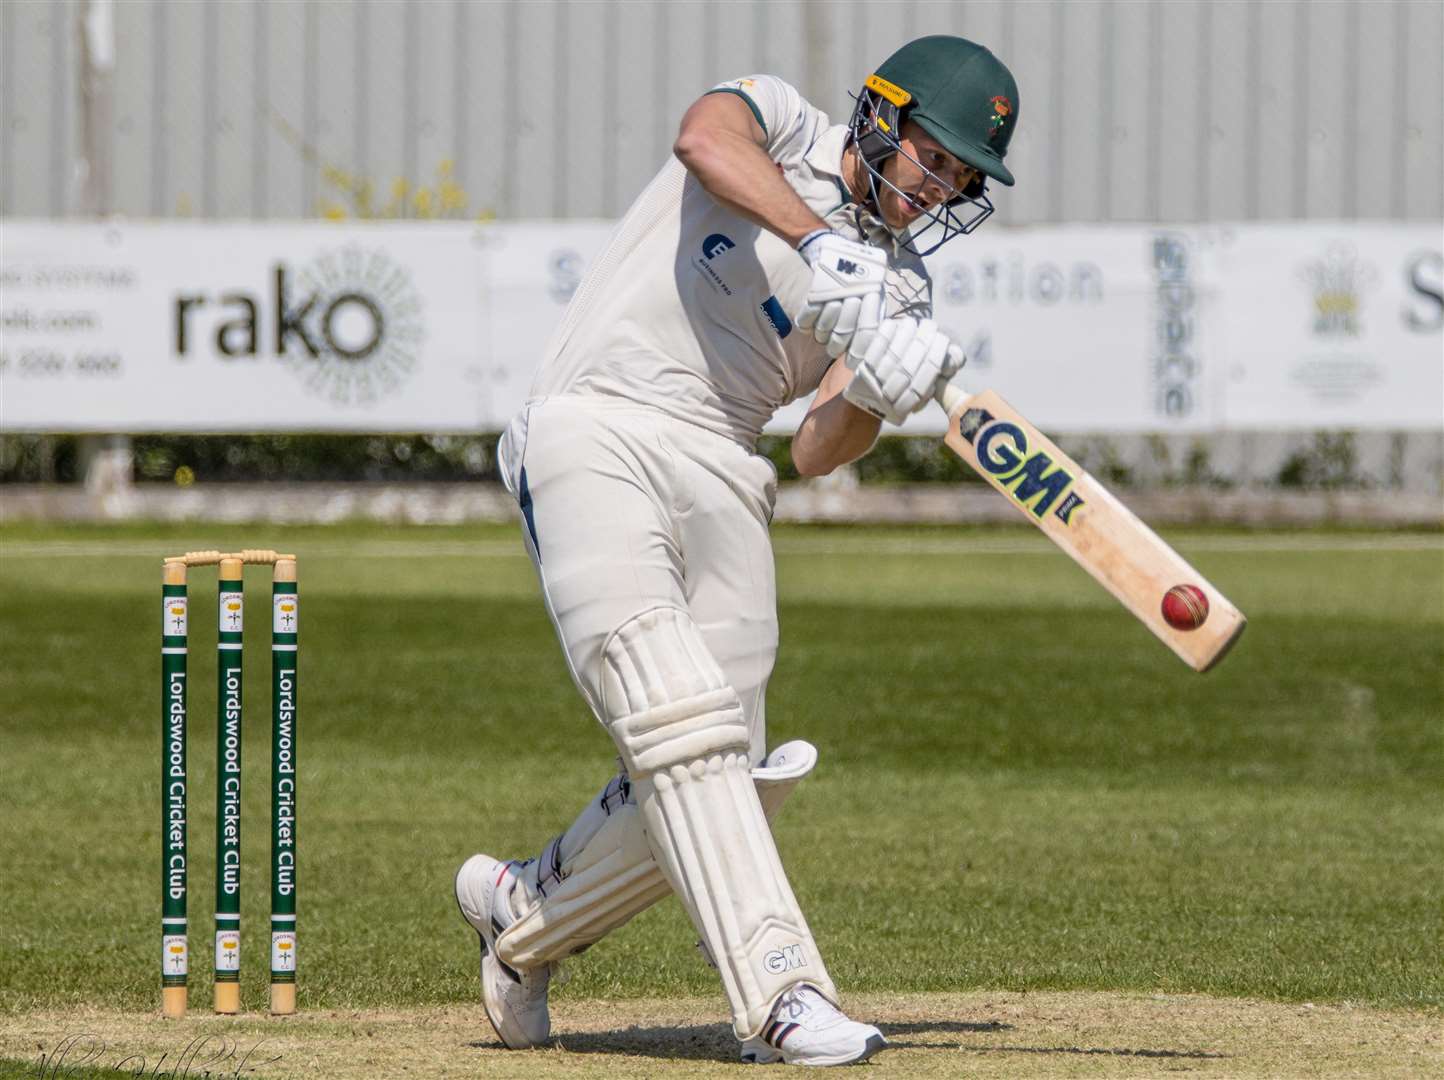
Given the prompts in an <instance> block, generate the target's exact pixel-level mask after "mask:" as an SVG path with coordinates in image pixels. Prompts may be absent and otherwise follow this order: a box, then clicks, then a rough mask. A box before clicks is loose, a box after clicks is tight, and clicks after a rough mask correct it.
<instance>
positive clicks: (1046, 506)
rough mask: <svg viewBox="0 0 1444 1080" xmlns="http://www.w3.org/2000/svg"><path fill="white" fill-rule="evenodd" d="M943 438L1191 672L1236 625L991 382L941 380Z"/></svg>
mask: <svg viewBox="0 0 1444 1080" xmlns="http://www.w3.org/2000/svg"><path fill="white" fill-rule="evenodd" d="M938 400H939V401H940V402H941V403H942V406H943V408H944V409H945V410H946V411H947V413H948V433H947V435H946V436H945V437H944V441H945V442H946V443H947V444H948V446H950V447H952V449H953V451H954V452H955V453H956V454H957V455H958V456H959V457H960V458H962V459H963V460H964V461H966V462H967V463H968V464H969V465H970V466H971V467H972V468H974V469H976V470H977V472H978V473H979V474H981V476H982V477H983V479H985V480H986V481H988V483H990V484H992V485H993V487H995V488H996V489H997V490H998V491H999V492H1001V493H1002V495H1003V496H1004V497H1005V498H1007V499H1008V500H1009V501H1010V502H1012V504H1013V505H1014V506H1016V507H1017V508H1018V511H1019V512H1020V513H1021V514H1022V515H1023V516H1024V517H1026V518H1027V519H1028V520H1029V521H1031V522H1032V523H1033V524H1034V525H1036V526H1037V527H1038V528H1040V529H1042V530H1043V532H1044V533H1046V534H1047V536H1048V538H1049V539H1050V540H1052V541H1053V542H1054V543H1055V544H1057V545H1058V546H1059V547H1060V548H1062V549H1063V550H1064V551H1066V552H1067V553H1068V554H1069V555H1070V556H1072V558H1073V560H1074V561H1075V562H1077V563H1078V564H1079V565H1080V566H1082V567H1083V569H1085V570H1087V571H1088V573H1090V574H1092V575H1093V577H1094V579H1095V580H1097V582H1098V583H1099V584H1100V585H1102V586H1103V587H1104V588H1105V589H1107V590H1108V591H1109V592H1111V593H1112V594H1113V595H1114V596H1116V597H1117V598H1118V600H1119V601H1120V602H1121V603H1122V604H1123V606H1124V607H1126V608H1127V609H1128V610H1129V611H1131V612H1133V614H1134V615H1135V616H1136V617H1137V618H1138V619H1139V620H1141V621H1142V623H1143V624H1144V625H1145V626H1147V627H1148V629H1150V630H1152V631H1153V633H1154V634H1155V635H1156V636H1157V637H1158V638H1159V639H1160V640H1161V641H1162V642H1163V643H1164V644H1165V645H1167V646H1168V647H1169V648H1170V649H1172V650H1173V651H1174V652H1175V653H1177V654H1178V656H1179V657H1180V658H1181V659H1182V660H1183V661H1184V662H1185V663H1186V664H1188V665H1189V666H1191V667H1192V668H1193V669H1194V670H1195V671H1207V670H1208V669H1209V668H1211V667H1213V665H1214V664H1216V663H1218V662H1219V661H1220V660H1221V659H1223V656H1224V654H1225V653H1227V652H1228V650H1229V648H1230V646H1232V645H1233V643H1234V642H1235V641H1237V640H1238V638H1239V635H1240V634H1242V633H1243V630H1244V626H1245V625H1246V624H1247V621H1246V620H1245V619H1244V617H1243V613H1242V612H1241V611H1239V610H1238V608H1236V607H1234V606H1233V604H1231V603H1230V602H1229V601H1228V598H1227V597H1225V596H1224V595H1223V593H1221V592H1219V591H1218V589H1216V588H1214V586H1213V585H1212V584H1210V583H1209V582H1208V581H1207V580H1206V579H1205V578H1204V577H1203V575H1202V574H1200V573H1199V572H1198V571H1197V570H1195V569H1194V568H1193V567H1192V566H1190V565H1189V564H1188V563H1187V562H1186V561H1185V560H1184V558H1183V557H1182V556H1181V555H1179V554H1178V552H1176V551H1174V550H1173V549H1172V548H1171V547H1169V546H1168V545H1167V544H1166V543H1164V542H1163V540H1162V539H1161V538H1160V537H1159V535H1158V534H1157V533H1155V532H1154V531H1153V530H1152V529H1150V528H1149V527H1148V526H1147V525H1145V524H1144V523H1143V522H1142V521H1140V520H1139V519H1138V518H1137V517H1136V516H1135V515H1134V514H1133V512H1132V511H1131V510H1129V509H1128V507H1126V506H1124V505H1123V504H1122V503H1121V502H1119V501H1118V499H1117V498H1115V497H1114V495H1113V494H1112V493H1111V492H1110V491H1109V490H1108V489H1107V488H1105V487H1104V486H1103V485H1102V484H1100V483H1099V482H1098V481H1097V480H1095V479H1093V477H1092V476H1090V475H1089V474H1088V473H1086V472H1084V471H1083V470H1082V469H1081V468H1079V467H1078V463H1077V462H1075V461H1073V460H1072V459H1071V458H1070V457H1068V455H1067V454H1065V453H1063V451H1061V450H1059V449H1058V447H1057V446H1055V445H1054V444H1053V443H1052V442H1051V441H1049V440H1048V439H1047V438H1045V437H1044V435H1043V433H1042V432H1040V431H1039V430H1038V429H1037V428H1035V427H1034V426H1033V425H1032V424H1030V423H1029V422H1028V421H1027V420H1026V419H1024V418H1023V416H1022V414H1020V413H1019V412H1018V411H1017V410H1016V409H1014V408H1013V407H1012V406H1011V405H1009V404H1008V403H1007V402H1006V401H1004V400H1003V399H1002V398H1001V397H999V396H998V394H997V393H995V392H994V391H992V390H984V391H982V392H981V393H978V394H968V393H966V392H965V391H964V390H962V389H961V388H960V387H958V386H955V385H954V384H952V383H948V384H946V385H945V386H944V387H943V389H942V391H941V392H940V393H939V395H938Z"/></svg>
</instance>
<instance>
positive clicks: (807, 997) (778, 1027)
mask: <svg viewBox="0 0 1444 1080" xmlns="http://www.w3.org/2000/svg"><path fill="white" fill-rule="evenodd" d="M886 1047H887V1040H886V1039H884V1038H883V1037H882V1032H881V1031H879V1030H878V1029H877V1028H875V1027H873V1026H872V1025H871V1024H859V1023H858V1022H857V1021H856V1020H849V1019H848V1018H847V1017H846V1016H844V1015H843V1014H842V1013H841V1012H840V1011H839V1010H838V1009H837V1008H835V1007H834V1006H833V1005H832V1003H831V1002H829V1001H828V1000H827V999H826V998H825V997H823V996H822V995H821V994H819V993H818V992H817V991H816V990H814V989H813V988H812V987H811V986H808V985H807V984H806V983H799V984H798V985H797V986H794V987H793V988H792V989H791V990H788V991H787V992H786V993H785V994H783V995H782V996H781V997H780V998H778V999H777V1004H776V1005H774V1006H773V1008H772V1016H771V1017H770V1018H769V1019H768V1021H767V1025H766V1026H765V1027H764V1028H763V1029H762V1033H761V1034H760V1035H756V1036H754V1037H752V1038H750V1039H746V1040H744V1041H743V1043H742V1060H743V1061H745V1062H749V1063H751V1064H755V1065H770V1064H772V1063H773V1062H775V1061H784V1062H786V1063H787V1064H788V1065H853V1064H856V1063H857V1062H859V1061H866V1060H867V1059H868V1058H870V1057H872V1056H873V1054H876V1053H877V1052H878V1051H879V1050H883V1049H885V1048H886Z"/></svg>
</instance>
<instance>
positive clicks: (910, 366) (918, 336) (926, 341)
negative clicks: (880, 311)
mask: <svg viewBox="0 0 1444 1080" xmlns="http://www.w3.org/2000/svg"><path fill="white" fill-rule="evenodd" d="M966 362H967V356H966V354H965V353H964V352H963V349H962V346H960V345H958V344H957V343H956V342H954V341H953V340H952V339H951V338H950V337H948V335H947V334H946V333H944V332H943V330H941V329H940V328H939V327H938V324H937V323H935V322H933V321H932V320H931V319H908V318H904V319H887V320H885V321H884V322H883V324H882V326H881V327H880V328H879V329H878V331H877V333H876V334H873V335H871V336H870V338H869V339H868V340H867V341H861V340H860V341H859V342H858V344H857V347H856V348H854V349H852V350H849V352H848V354H847V361H846V363H847V366H848V367H849V368H851V369H852V381H851V382H850V383H848V384H847V386H846V387H845V388H844V389H843V391H842V396H843V397H844V398H846V399H847V400H848V401H850V402H852V403H853V404H854V405H856V406H857V407H858V408H859V409H863V410H865V411H867V412H870V413H872V415H873V416H876V417H878V418H879V419H881V420H886V421H887V422H888V423H890V424H901V423H902V422H903V421H904V420H906V419H907V418H908V415H909V414H911V413H915V412H917V411H918V410H919V409H921V408H922V407H923V406H925V405H926V404H928V402H930V401H932V400H933V397H934V395H935V394H936V393H937V392H938V390H939V389H941V387H942V384H943V382H945V381H946V380H948V379H950V378H952V377H953V376H954V375H956V374H957V372H958V369H959V368H961V367H962V366H963V364H964V363H966Z"/></svg>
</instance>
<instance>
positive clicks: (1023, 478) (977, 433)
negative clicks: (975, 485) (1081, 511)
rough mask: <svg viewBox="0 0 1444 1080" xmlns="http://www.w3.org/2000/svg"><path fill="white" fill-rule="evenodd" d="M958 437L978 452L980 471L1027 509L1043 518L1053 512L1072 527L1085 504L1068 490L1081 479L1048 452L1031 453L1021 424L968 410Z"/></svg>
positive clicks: (959, 421) (960, 423) (983, 412)
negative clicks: (1078, 512)
mask: <svg viewBox="0 0 1444 1080" xmlns="http://www.w3.org/2000/svg"><path fill="white" fill-rule="evenodd" d="M958 434H959V435H961V436H962V437H963V438H964V439H966V440H967V441H968V442H969V443H970V444H971V445H972V446H973V448H974V450H976V451H977V455H978V468H980V469H981V470H983V472H985V473H987V475H988V476H990V477H992V478H993V480H995V481H996V482H997V484H998V486H999V487H1001V488H1002V489H1003V490H1004V491H1006V492H1007V493H1008V494H1009V495H1011V496H1012V497H1013V499H1014V500H1015V501H1016V502H1017V503H1018V505H1019V506H1021V507H1022V508H1023V509H1024V510H1029V511H1031V512H1032V513H1033V515H1034V516H1035V517H1039V518H1041V517H1042V516H1043V515H1044V514H1046V513H1047V512H1048V511H1049V509H1052V510H1053V516H1054V517H1056V518H1058V520H1059V521H1061V522H1063V524H1064V525H1071V524H1072V521H1071V520H1070V519H1071V517H1072V516H1073V511H1075V510H1077V509H1078V507H1080V506H1082V505H1083V502H1084V500H1083V499H1082V498H1080V497H1079V496H1078V495H1077V493H1075V492H1072V491H1069V490H1068V489H1069V488H1070V487H1071V486H1072V484H1073V481H1074V480H1075V479H1077V478H1076V477H1075V476H1074V475H1073V474H1072V473H1071V472H1069V471H1068V469H1066V468H1065V467H1064V466H1062V465H1058V464H1056V463H1055V462H1054V461H1053V459H1052V458H1051V457H1050V456H1049V455H1048V454H1047V453H1045V452H1044V451H1042V450H1037V451H1034V452H1033V453H1031V454H1030V453H1029V452H1028V434H1027V432H1025V431H1024V430H1023V429H1022V428H1020V427H1019V426H1018V425H1017V424H1012V423H1009V422H1008V421H1007V420H999V419H997V418H996V417H995V416H993V414H992V413H990V412H988V410H987V409H966V410H964V411H963V414H962V415H961V416H959V417H958ZM1050 470H1051V471H1050ZM1035 499H1036V500H1037V501H1036V502H1034V501H1033V500H1035ZM1030 503H1031V504H1032V505H1029V504H1030ZM1054 503H1057V506H1056V507H1055V506H1054Z"/></svg>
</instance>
